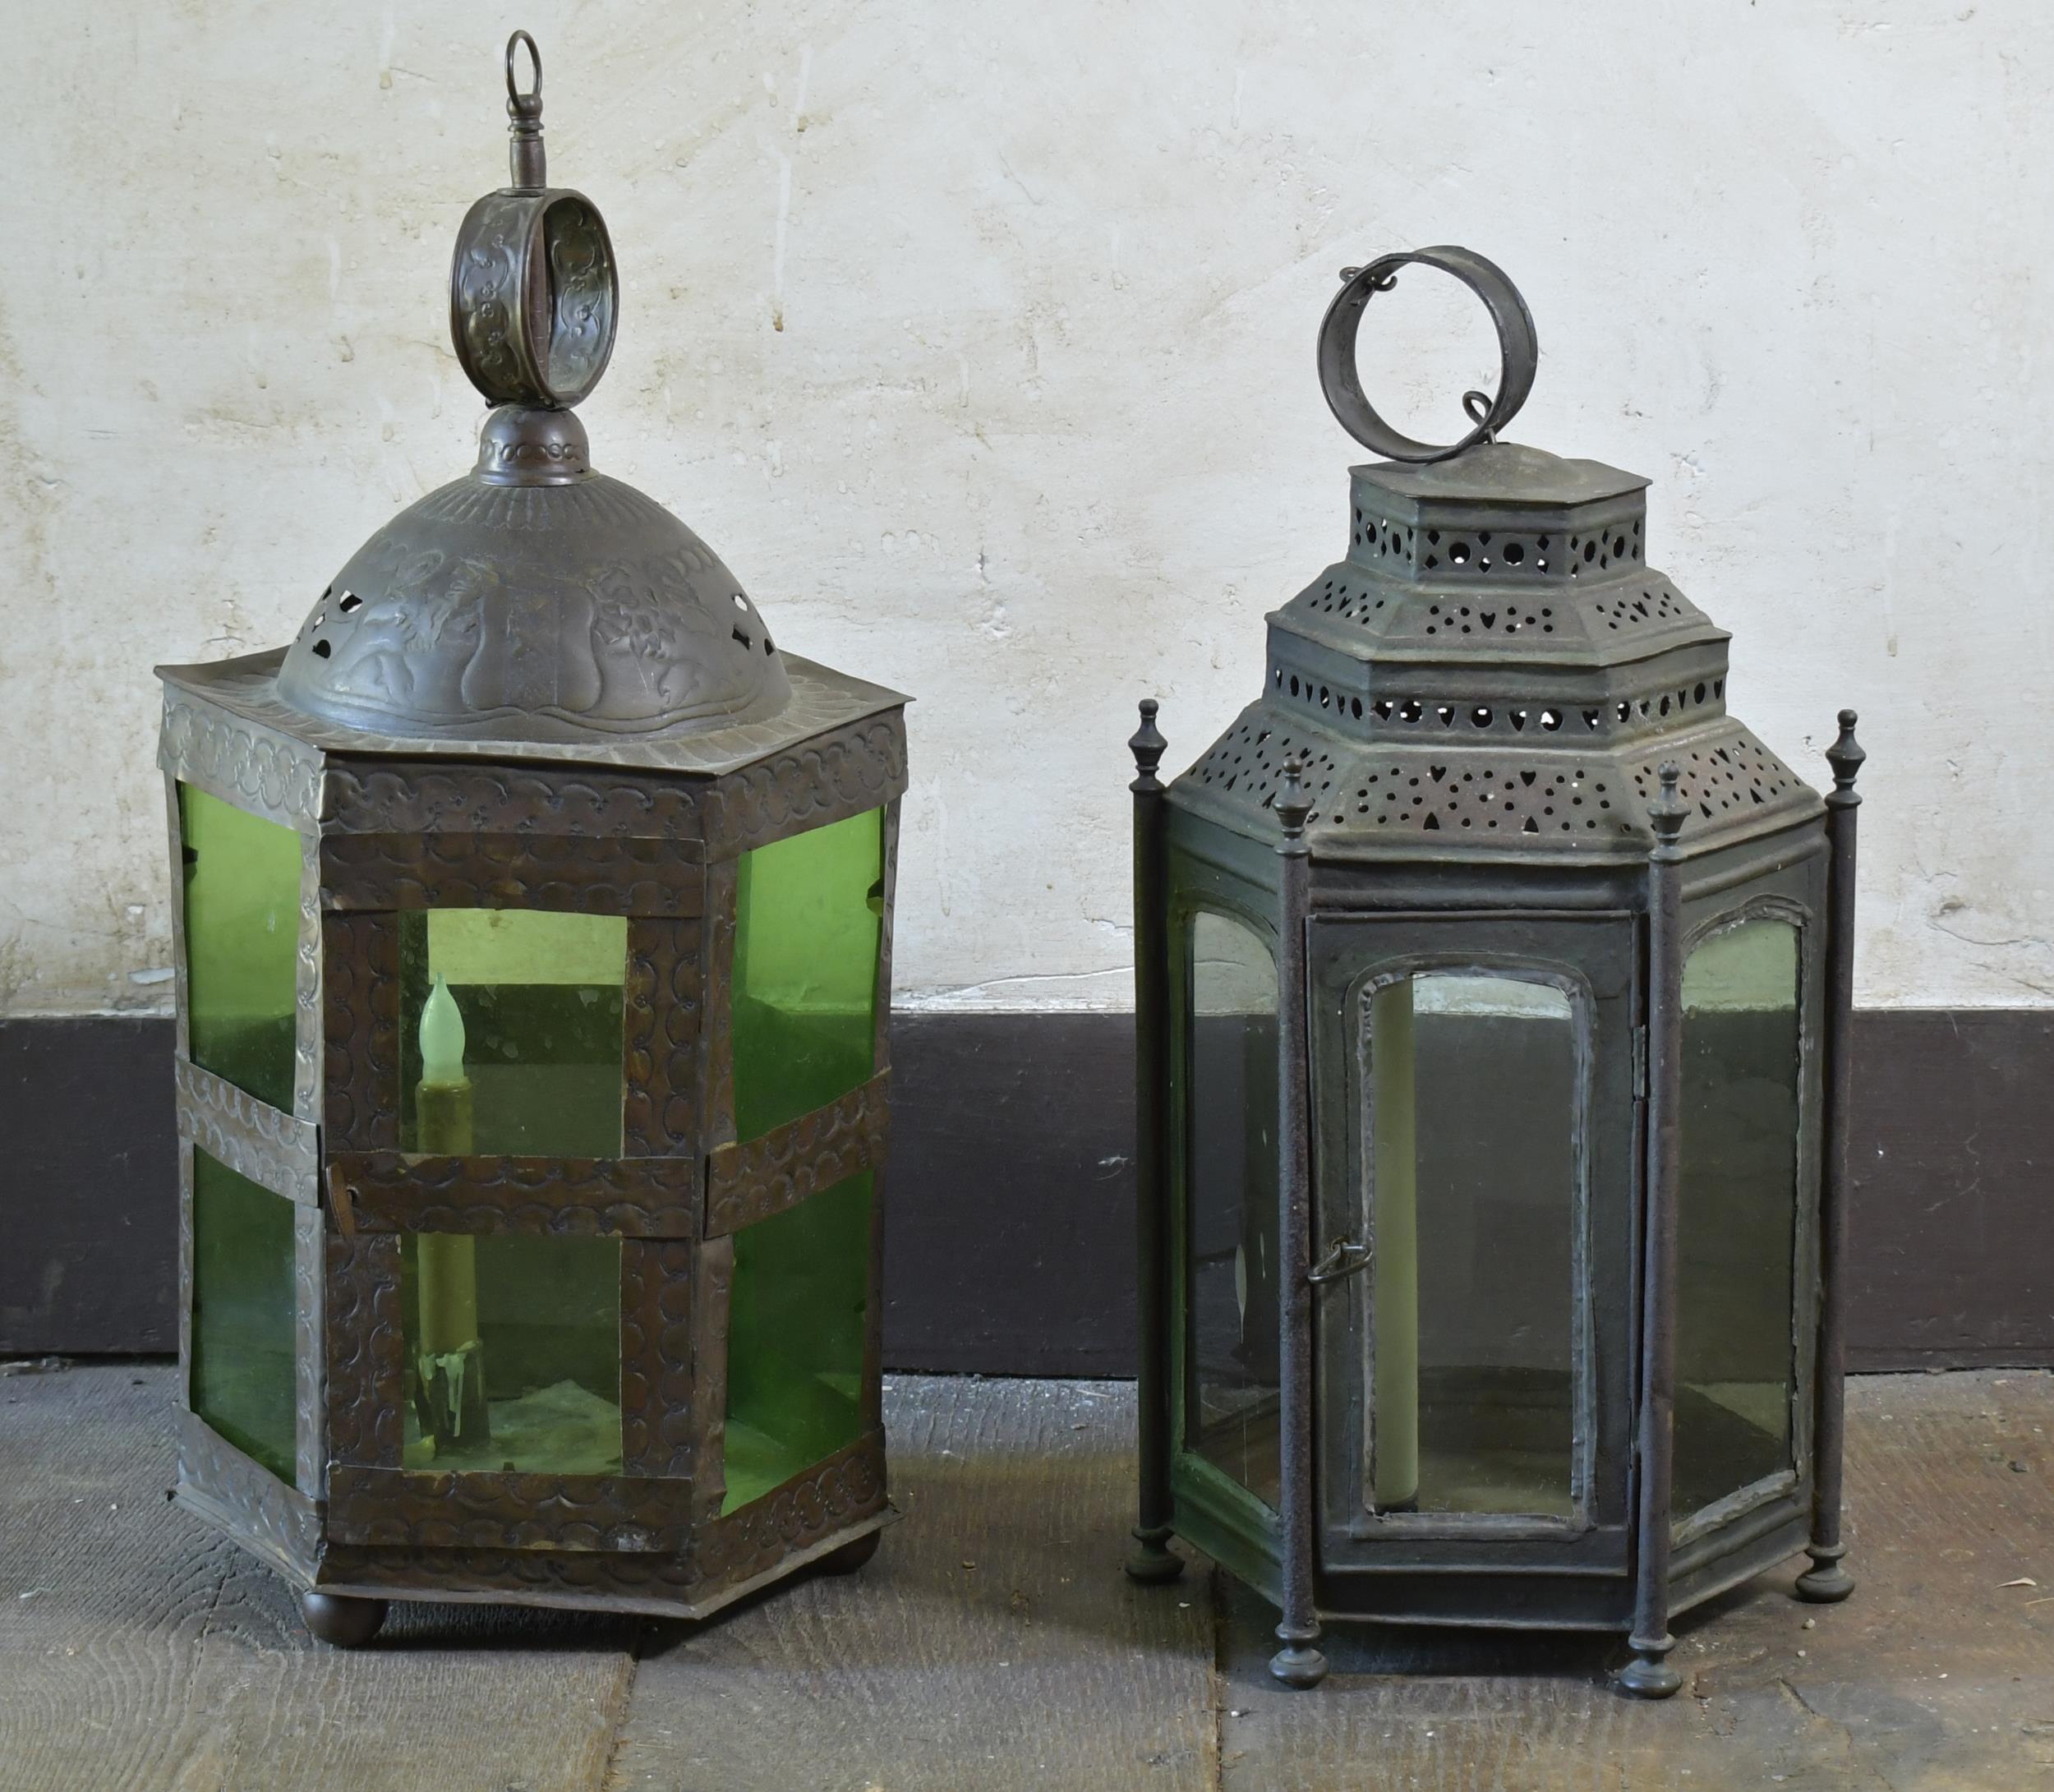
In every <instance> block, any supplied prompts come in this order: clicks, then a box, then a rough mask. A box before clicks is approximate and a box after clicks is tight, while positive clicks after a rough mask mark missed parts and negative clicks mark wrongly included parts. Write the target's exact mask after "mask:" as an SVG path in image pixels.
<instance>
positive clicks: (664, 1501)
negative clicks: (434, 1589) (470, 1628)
mask: <svg viewBox="0 0 2054 1792" xmlns="http://www.w3.org/2000/svg"><path fill="white" fill-rule="evenodd" d="M691 1492H692V1486H691V1483H690V1482H689V1481H682V1480H671V1479H663V1480H656V1479H651V1478H649V1477H647V1476H636V1475H549V1474H523V1473H520V1472H514V1473H478V1472H472V1471H465V1472H462V1473H450V1472H446V1471H445V1472H442V1473H435V1472H432V1471H431V1472H421V1471H417V1470H409V1469H398V1468H354V1467H343V1466H340V1465H338V1466H337V1467H335V1468H334V1469H333V1470H331V1471H330V1472H329V1479H328V1535H329V1540H330V1541H333V1542H336V1543H353V1544H361V1545H364V1546H368V1547H372V1548H377V1547H385V1548H394V1547H399V1548H404V1547H408V1546H416V1547H420V1548H423V1549H437V1550H442V1549H482V1550H527V1549H549V1550H577V1551H581V1552H582V1551H584V1550H596V1551H607V1552H612V1553H620V1554H626V1555H675V1554H677V1553H678V1552H679V1550H684V1548H686V1547H687V1546H689V1543H690V1541H691V1504H690V1501H691Z"/></svg>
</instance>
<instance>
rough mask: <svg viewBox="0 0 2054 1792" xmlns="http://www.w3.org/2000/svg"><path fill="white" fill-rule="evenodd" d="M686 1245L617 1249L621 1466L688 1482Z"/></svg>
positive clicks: (650, 1243)
mask: <svg viewBox="0 0 2054 1792" xmlns="http://www.w3.org/2000/svg"><path fill="white" fill-rule="evenodd" d="M693 1280H694V1268H693V1251H692V1246H690V1245H689V1243H686V1242H679V1241H677V1240H674V1239H633V1238H631V1239H626V1240H624V1241H623V1242H622V1244H621V1246H620V1438H621V1467H623V1469H624V1471H625V1472H627V1473H629V1474H630V1475H642V1476H651V1475H669V1476H682V1477H684V1479H686V1480H690V1479H692V1478H693V1477H694V1476H695V1475H696V1473H697V1471H698V1462H699V1435H698V1428H697V1427H696V1426H694V1424H693V1395H694V1391H695V1389H694V1384H693V1375H694V1370H695V1368H696V1366H697V1357H698V1338H697V1334H696V1333H695V1331H694V1329H693V1318H694V1316H695V1304H694V1300H693Z"/></svg>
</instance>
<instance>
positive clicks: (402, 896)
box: [321, 833, 702, 919]
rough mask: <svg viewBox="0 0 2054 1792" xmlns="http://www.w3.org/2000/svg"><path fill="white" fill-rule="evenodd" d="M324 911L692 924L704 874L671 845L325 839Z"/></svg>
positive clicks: (488, 838)
mask: <svg viewBox="0 0 2054 1792" xmlns="http://www.w3.org/2000/svg"><path fill="white" fill-rule="evenodd" d="M321 879H322V882H321V905H322V907H323V908H325V909H328V910H352V909H484V908H491V909H554V910H560V911H566V912H569V913H573V914H636V915H642V914H647V915H661V916H666V917H669V918H670V919H692V918H693V917H694V916H696V915H697V914H698V912H699V891H700V884H701V881H702V880H701V878H700V873H699V867H698V864H696V863H695V862H694V861H693V859H690V858H689V857H685V856H683V855H679V854H676V853H674V852H673V851H672V850H670V842H669V841H664V840H658V839H652V838H648V837H642V838H638V837H635V836H616V837H615V838H612V839H599V840H587V839H584V838H583V837H581V836H578V835H575V834H526V833H520V834H511V833H509V834H482V833H440V834H327V835H324V836H322V840H321Z"/></svg>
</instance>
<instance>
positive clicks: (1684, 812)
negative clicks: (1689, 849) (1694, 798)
mask: <svg viewBox="0 0 2054 1792" xmlns="http://www.w3.org/2000/svg"><path fill="white" fill-rule="evenodd" d="M1657 776H1659V777H1660V779H1661V784H1662V787H1661V789H1660V790H1659V791H1658V792H1657V793H1656V797H1655V800H1654V801H1653V802H1651V803H1650V804H1648V805H1647V818H1648V820H1649V821H1651V822H1653V823H1654V824H1655V850H1656V851H1657V852H1666V851H1667V850H1669V849H1670V848H1672V847H1674V845H1675V844H1676V836H1678V835H1679V834H1680V833H1681V832H1683V821H1684V818H1686V817H1687V816H1688V814H1689V813H1690V805H1689V804H1688V803H1686V802H1684V801H1683V798H1682V797H1681V796H1679V795H1678V794H1677V790H1676V786H1677V785H1679V783H1681V782H1682V781H1683V768H1682V767H1680V766H1679V765H1678V764H1677V763H1676V762H1675V761H1674V759H1665V760H1664V761H1663V762H1662V765H1661V770H1660V772H1659V773H1658V774H1657Z"/></svg>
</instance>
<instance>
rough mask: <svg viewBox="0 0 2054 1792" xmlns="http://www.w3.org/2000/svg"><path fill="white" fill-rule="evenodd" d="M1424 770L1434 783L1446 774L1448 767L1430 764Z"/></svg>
mask: <svg viewBox="0 0 2054 1792" xmlns="http://www.w3.org/2000/svg"><path fill="white" fill-rule="evenodd" d="M1426 770H1427V772H1428V774H1429V775H1430V776H1431V777H1432V779H1433V781H1435V783H1436V784H1438V783H1439V782H1440V781H1441V780H1442V779H1443V778H1444V777H1446V776H1448V767H1446V766H1444V765H1430V766H1429V767H1427V768H1426Z"/></svg>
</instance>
